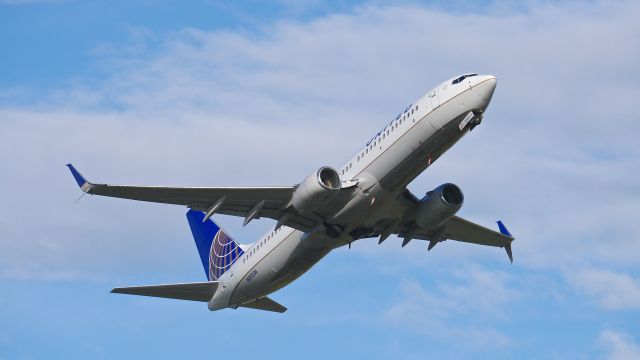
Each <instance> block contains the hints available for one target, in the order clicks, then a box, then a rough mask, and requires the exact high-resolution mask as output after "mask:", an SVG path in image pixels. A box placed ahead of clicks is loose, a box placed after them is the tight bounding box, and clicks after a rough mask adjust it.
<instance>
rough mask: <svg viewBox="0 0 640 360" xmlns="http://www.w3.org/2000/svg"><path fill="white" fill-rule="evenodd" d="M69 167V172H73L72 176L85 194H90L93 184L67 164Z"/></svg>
mask: <svg viewBox="0 0 640 360" xmlns="http://www.w3.org/2000/svg"><path fill="white" fill-rule="evenodd" d="M67 167H68V168H69V171H71V175H73V178H74V179H75V180H76V182H77V183H78V186H79V187H80V189H81V190H82V191H84V192H89V190H90V189H91V187H92V186H93V184H92V183H90V182H88V181H87V179H85V178H84V176H82V174H80V172H79V171H78V170H76V168H75V167H73V165H71V164H67Z"/></svg>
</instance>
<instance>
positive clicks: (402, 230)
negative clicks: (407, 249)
mask: <svg viewBox="0 0 640 360" xmlns="http://www.w3.org/2000/svg"><path fill="white" fill-rule="evenodd" d="M400 204H401V206H402V207H404V208H405V210H407V209H410V208H412V207H415V206H417V205H418V204H419V200H418V199H417V198H416V197H415V196H414V195H413V194H411V193H410V192H409V191H408V190H406V191H405V193H404V194H403V195H402V196H401V198H400ZM409 213H411V211H409ZM390 215H391V214H390ZM497 224H498V229H499V230H500V232H497V231H494V230H491V229H488V228H486V227H484V226H481V225H478V224H476V223H473V222H471V221H469V220H466V219H463V218H461V217H458V216H453V217H452V218H451V219H449V220H447V221H446V222H445V223H444V224H442V225H440V226H439V227H438V228H436V229H424V228H421V227H419V226H417V225H416V224H415V222H414V221H411V220H410V219H409V220H407V219H405V221H404V222H403V223H401V224H400V225H398V227H397V228H395V229H394V230H395V231H394V233H396V234H397V235H398V236H399V237H401V238H404V241H403V243H402V246H405V245H406V244H407V243H408V242H409V241H411V239H420V240H428V241H429V247H428V250H431V249H433V247H434V246H436V245H437V244H438V243H439V242H442V241H445V240H447V239H451V240H456V241H463V242H467V243H473V244H478V245H486V246H494V247H501V248H504V249H505V251H506V252H507V256H508V257H509V260H510V261H511V262H512V263H513V253H512V251H511V242H513V240H515V238H514V237H513V236H512V235H511V233H510V232H509V230H507V228H506V227H505V226H504V224H503V223H502V221H498V222H497ZM387 236H388V235H387ZM382 240H384V238H381V241H382Z"/></svg>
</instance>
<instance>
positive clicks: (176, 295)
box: [111, 281, 218, 302]
mask: <svg viewBox="0 0 640 360" xmlns="http://www.w3.org/2000/svg"><path fill="white" fill-rule="evenodd" d="M217 288H218V282H217V281H207V282H196V283H185V284H167V285H147V286H131V287H122V288H115V289H113V290H111V292H112V293H115V294H129V295H141V296H153V297H162V298H169V299H178V300H191V301H204V302H207V301H209V300H211V298H212V297H213V294H214V293H215V292H216V289H217Z"/></svg>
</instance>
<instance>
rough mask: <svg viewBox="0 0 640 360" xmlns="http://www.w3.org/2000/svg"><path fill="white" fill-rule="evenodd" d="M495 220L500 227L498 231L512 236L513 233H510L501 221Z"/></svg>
mask: <svg viewBox="0 0 640 360" xmlns="http://www.w3.org/2000/svg"><path fill="white" fill-rule="evenodd" d="M496 222H497V223H498V228H500V233H502V235H507V236H508V237H510V238H512V237H513V235H511V233H510V232H509V230H507V227H506V226H504V224H503V223H502V221H500V220H498V221H496Z"/></svg>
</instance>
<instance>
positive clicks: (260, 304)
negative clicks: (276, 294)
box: [240, 296, 287, 313]
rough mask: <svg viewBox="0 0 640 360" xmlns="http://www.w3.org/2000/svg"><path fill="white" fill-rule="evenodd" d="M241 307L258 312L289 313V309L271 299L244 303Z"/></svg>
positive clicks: (264, 298) (263, 298)
mask: <svg viewBox="0 0 640 360" xmlns="http://www.w3.org/2000/svg"><path fill="white" fill-rule="evenodd" d="M240 307H245V308H250V309H256V310H265V311H273V312H277V313H283V312H285V311H287V308H286V307H284V306H282V305H280V304H278V303H277V302H275V301H273V300H272V299H271V298H269V297H266V296H265V297H262V298H260V299H256V300H253V301H250V302H248V303H244V304H242V305H240Z"/></svg>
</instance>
